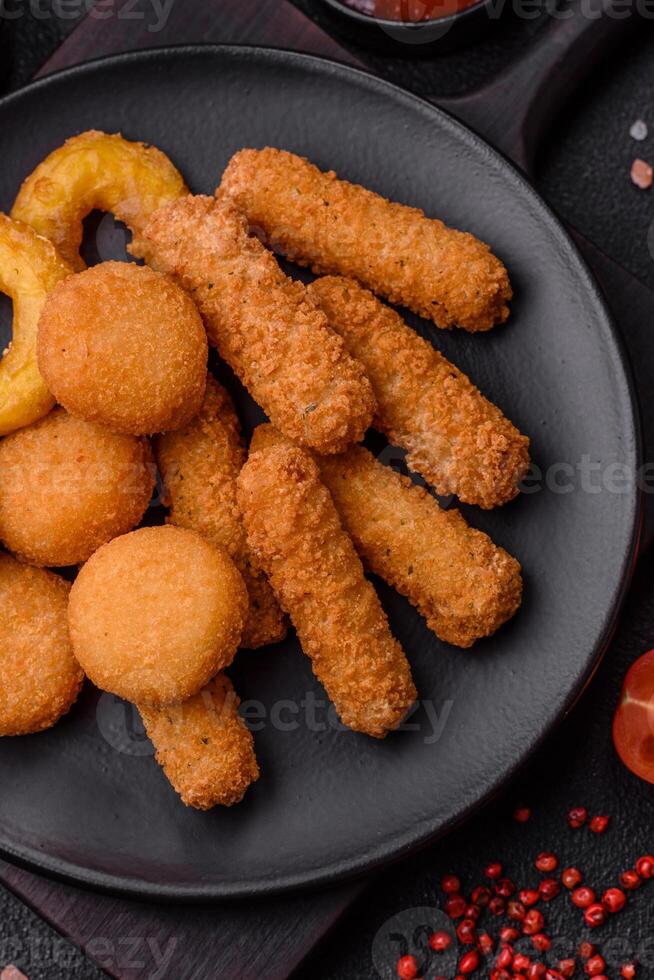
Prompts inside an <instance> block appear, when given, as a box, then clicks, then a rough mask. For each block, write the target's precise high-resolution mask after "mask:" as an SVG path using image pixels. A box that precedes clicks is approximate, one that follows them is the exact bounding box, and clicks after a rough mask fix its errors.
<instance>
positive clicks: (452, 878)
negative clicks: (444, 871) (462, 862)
mask: <svg viewBox="0 0 654 980" xmlns="http://www.w3.org/2000/svg"><path fill="white" fill-rule="evenodd" d="M441 888H442V889H443V891H444V892H445V894H446V895H458V893H459V892H460V891H461V882H460V881H459V879H458V878H457V876H456V875H445V877H444V878H442V879H441Z"/></svg>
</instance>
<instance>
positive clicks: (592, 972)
mask: <svg viewBox="0 0 654 980" xmlns="http://www.w3.org/2000/svg"><path fill="white" fill-rule="evenodd" d="M605 969H606V962H605V960H604V957H603V956H600V955H599V953H595V955H594V956H591V957H590V959H589V960H586V966H585V967H584V972H585V973H587V974H588V976H589V977H597V976H599V975H600V973H604V970H605Z"/></svg>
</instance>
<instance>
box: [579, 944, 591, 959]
mask: <svg viewBox="0 0 654 980" xmlns="http://www.w3.org/2000/svg"><path fill="white" fill-rule="evenodd" d="M594 953H595V947H594V946H593V944H592V943H582V944H581V945H580V947H579V951H578V954H577V955H578V956H579V959H580V960H584V961H585V960H589V959H590V958H591V956H593V955H594Z"/></svg>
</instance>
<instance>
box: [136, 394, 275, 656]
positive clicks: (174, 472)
mask: <svg viewBox="0 0 654 980" xmlns="http://www.w3.org/2000/svg"><path fill="white" fill-rule="evenodd" d="M154 452H155V456H156V460H157V465H158V467H159V471H160V473H161V478H162V480H163V482H164V487H165V492H166V497H167V503H168V505H169V507H170V511H169V515H168V520H167V523H169V524H176V525H177V526H178V527H186V528H190V530H192V531H198V532H199V533H200V534H202V535H203V536H204V537H205V538H207V539H208V540H209V541H210V542H211V543H212V544H215V545H222V547H223V548H225V549H226V550H227V552H228V553H229V555H230V557H231V558H232V559H233V561H234V563H235V565H236V567H237V568H238V570H239V572H240V573H241V575H242V576H243V581H244V582H245V585H246V588H247V590H248V596H249V599H250V610H249V613H248V618H247V620H246V623H245V628H244V630H243V637H242V639H241V646H242V647H245V648H246V649H248V650H254V649H256V648H257V647H261V646H265V645H266V644H268V643H277V642H278V641H279V640H283V639H284V636H285V635H286V623H285V619H284V614H283V613H282V611H281V609H280V608H279V604H278V602H277V600H276V599H275V596H274V594H273V591H272V589H271V587H270V584H269V582H268V580H267V578H266V576H265V575H264V573H263V571H262V570H261V569H260V568H258V567H257V564H256V562H255V561H254V560H253V557H252V554H251V552H250V550H249V548H248V546H247V540H246V535H245V528H244V527H243V522H242V520H241V515H240V514H239V511H238V505H237V503H236V478H237V476H238V474H239V473H240V471H241V468H242V467H243V464H244V463H245V456H246V453H245V448H244V446H243V442H242V440H241V432H240V426H239V421H238V417H237V415H236V411H235V409H234V406H233V404H232V400H231V398H230V397H229V395H228V394H227V392H226V391H225V389H224V388H223V387H222V385H219V384H218V382H217V381H216V380H215V379H214V378H212V377H211V375H209V377H208V378H207V389H206V394H205V398H204V403H203V405H202V408H201V410H200V414H199V415H198V416H197V417H196V418H195V419H194V421H193V422H191V423H190V424H189V425H188V426H186V428H184V429H180V430H177V431H175V432H167V433H165V434H164V435H162V436H159V437H158V438H157V439H156V440H155V441H154Z"/></svg>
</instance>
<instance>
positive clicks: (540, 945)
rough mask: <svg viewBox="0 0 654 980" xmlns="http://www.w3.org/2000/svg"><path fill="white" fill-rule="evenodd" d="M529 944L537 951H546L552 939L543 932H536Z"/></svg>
mask: <svg viewBox="0 0 654 980" xmlns="http://www.w3.org/2000/svg"><path fill="white" fill-rule="evenodd" d="M531 944H532V946H533V947H534V949H537V950H538V952H539V953H546V952H547V951H548V949H549V948H550V946H551V945H552V940H551V939H550V937H549V936H546V935H545V933H544V932H538V933H536V935H535V936H532V937H531Z"/></svg>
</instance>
